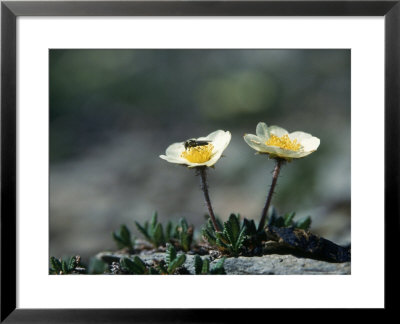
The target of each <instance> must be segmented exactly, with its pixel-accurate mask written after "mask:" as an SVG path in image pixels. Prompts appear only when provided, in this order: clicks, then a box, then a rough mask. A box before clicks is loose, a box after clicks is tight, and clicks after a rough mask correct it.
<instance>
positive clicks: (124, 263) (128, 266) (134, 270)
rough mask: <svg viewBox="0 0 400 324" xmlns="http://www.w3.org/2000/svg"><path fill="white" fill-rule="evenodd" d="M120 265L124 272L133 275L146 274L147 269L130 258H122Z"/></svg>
mask: <svg viewBox="0 0 400 324" xmlns="http://www.w3.org/2000/svg"><path fill="white" fill-rule="evenodd" d="M119 263H120V264H121V267H122V268H123V269H124V270H127V271H128V272H129V273H131V274H144V273H145V271H146V267H145V269H144V270H143V267H142V266H141V265H138V264H136V262H134V261H132V260H131V259H129V258H125V257H123V258H121V259H120V261H119Z"/></svg>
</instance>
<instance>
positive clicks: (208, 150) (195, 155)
mask: <svg viewBox="0 0 400 324" xmlns="http://www.w3.org/2000/svg"><path fill="white" fill-rule="evenodd" d="M213 149H214V146H213V145H212V144H211V143H208V144H207V145H200V146H195V147H188V148H187V150H186V151H184V152H182V154H181V157H183V158H185V159H186V160H188V161H189V162H191V163H204V162H207V161H209V160H210V159H211V157H212V156H213Z"/></svg>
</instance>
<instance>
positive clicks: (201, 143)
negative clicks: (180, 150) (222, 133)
mask: <svg viewBox="0 0 400 324" xmlns="http://www.w3.org/2000/svg"><path fill="white" fill-rule="evenodd" d="M210 142H211V141H196V140H195V139H188V140H187V141H185V150H187V149H188V148H189V147H196V146H204V145H207V144H208V143H210Z"/></svg>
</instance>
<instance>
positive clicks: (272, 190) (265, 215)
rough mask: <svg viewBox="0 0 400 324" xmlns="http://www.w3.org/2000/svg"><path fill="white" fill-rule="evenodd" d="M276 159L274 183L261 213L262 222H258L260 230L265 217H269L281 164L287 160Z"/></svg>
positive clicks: (263, 224)
mask: <svg viewBox="0 0 400 324" xmlns="http://www.w3.org/2000/svg"><path fill="white" fill-rule="evenodd" d="M275 161H276V164H275V168H274V173H273V176H272V183H271V187H270V189H269V193H268V196H267V201H266V202H265V206H264V209H263V211H262V214H261V220H260V223H259V224H258V231H261V230H262V229H263V228H264V226H265V218H266V217H267V212H268V209H269V205H270V204H271V200H272V194H273V193H274V189H275V186H276V182H277V181H278V176H279V171H280V170H281V166H282V164H283V162H284V161H285V160H283V159H279V158H276V159H275Z"/></svg>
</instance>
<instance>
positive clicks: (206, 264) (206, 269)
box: [201, 258, 210, 274]
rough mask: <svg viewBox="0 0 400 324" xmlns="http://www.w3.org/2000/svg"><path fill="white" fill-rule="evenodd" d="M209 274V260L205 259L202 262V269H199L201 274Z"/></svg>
mask: <svg viewBox="0 0 400 324" xmlns="http://www.w3.org/2000/svg"><path fill="white" fill-rule="evenodd" d="M209 272H210V260H209V259H208V258H205V259H204V260H203V267H202V268H201V273H202V274H208V273H209Z"/></svg>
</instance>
